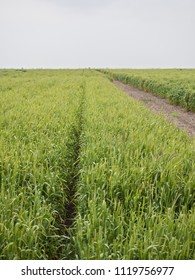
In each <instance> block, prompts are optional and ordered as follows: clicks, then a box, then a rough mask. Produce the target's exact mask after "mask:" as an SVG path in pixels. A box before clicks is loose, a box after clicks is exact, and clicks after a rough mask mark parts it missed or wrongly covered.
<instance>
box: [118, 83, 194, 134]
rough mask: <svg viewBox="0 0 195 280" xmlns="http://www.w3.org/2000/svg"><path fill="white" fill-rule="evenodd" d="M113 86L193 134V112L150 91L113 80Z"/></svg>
mask: <svg viewBox="0 0 195 280" xmlns="http://www.w3.org/2000/svg"><path fill="white" fill-rule="evenodd" d="M113 83H114V84H115V86H117V87H118V88H119V89H121V90H123V91H125V92H126V93H127V94H128V95H129V96H131V97H133V98H135V99H137V100H139V101H141V102H143V103H144V104H145V105H146V106H147V107H149V108H150V109H152V110H153V111H155V112H156V113H158V114H163V115H165V116H166V117H167V119H168V120H169V121H171V122H172V123H174V124H175V125H176V126H177V127H179V128H181V129H183V130H185V131H187V132H188V134H190V135H191V136H194V135H195V113H193V112H187V111H186V110H185V109H183V108H181V107H179V106H176V105H172V104H169V103H168V101H167V100H166V99H163V98H160V97H157V96H154V95H153V94H151V93H148V92H145V91H142V90H139V89H136V88H134V87H133V86H130V85H126V84H123V83H121V82H119V81H113Z"/></svg>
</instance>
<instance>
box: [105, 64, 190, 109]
mask: <svg viewBox="0 0 195 280" xmlns="http://www.w3.org/2000/svg"><path fill="white" fill-rule="evenodd" d="M103 72H104V73H107V74H109V75H110V76H111V77H112V78H113V79H116V80H119V81H121V82H124V83H126V84H130V85H133V86H135V87H137V88H139V89H142V90H144V91H148V92H151V93H154V94H156V95H159V96H161V97H163V98H167V99H168V100H170V102H171V103H174V104H176V105H181V106H183V107H184V108H186V109H187V110H189V111H195V79H194V77H195V70H194V69H189V70H188V69H183V70H179V69H178V70H106V71H103Z"/></svg>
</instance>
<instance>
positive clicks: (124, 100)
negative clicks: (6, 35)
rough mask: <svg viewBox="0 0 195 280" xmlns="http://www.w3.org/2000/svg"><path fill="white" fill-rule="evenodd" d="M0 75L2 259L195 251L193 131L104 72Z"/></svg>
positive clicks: (175, 255) (185, 255)
mask: <svg viewBox="0 0 195 280" xmlns="http://www.w3.org/2000/svg"><path fill="white" fill-rule="evenodd" d="M0 75H1V83H0V106H1V108H0V114H1V118H0V148H1V149H0V176H1V177H0V184H1V185H0V186H1V188H0V200H1V203H0V211H1V216H0V244H1V247H0V259H191V258H194V257H195V256H194V249H195V248H194V243H193V234H194V219H195V212H194V204H193V203H194V200H193V183H194V181H195V173H194V170H195V160H194V158H195V157H194V142H193V140H192V139H189V137H188V135H187V134H185V133H184V132H182V131H179V130H178V129H176V128H175V127H174V126H172V125H171V124H169V123H167V121H166V120H165V119H163V118H162V117H160V116H156V115H155V114H154V113H152V112H150V111H149V110H148V109H147V108H145V107H144V105H141V104H139V103H138V102H137V101H135V100H133V99H130V98H129V97H127V96H126V95H125V94H124V93H123V92H121V91H119V90H118V89H116V88H115V86H113V85H112V83H110V81H109V80H108V79H107V78H106V77H105V75H103V74H101V73H98V72H96V71H91V70H84V71H83V70H78V71H76V70H74V71H73V70H72V71H70V70H69V71H68V70H66V71H63V70H58V71H54V70H53V71H51V70H50V71H48V70H47V71H46V70H45V71H27V72H21V71H19V72H16V71H8V72H6V71H3V72H0Z"/></svg>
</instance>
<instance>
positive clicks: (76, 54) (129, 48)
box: [0, 0, 195, 68]
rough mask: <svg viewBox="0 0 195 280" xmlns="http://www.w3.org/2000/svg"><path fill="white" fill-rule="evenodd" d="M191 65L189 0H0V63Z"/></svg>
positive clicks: (194, 34) (193, 33)
mask: <svg viewBox="0 0 195 280" xmlns="http://www.w3.org/2000/svg"><path fill="white" fill-rule="evenodd" d="M21 67H24V68H85V67H92V68H93V67H95V68H98V67H101V68H105V67H112V68H118V67H119V68H121V67H124V68H156V67H157V68H159V67H160V68H168V67H185V68H188V67H192V68H195V0H0V68H21Z"/></svg>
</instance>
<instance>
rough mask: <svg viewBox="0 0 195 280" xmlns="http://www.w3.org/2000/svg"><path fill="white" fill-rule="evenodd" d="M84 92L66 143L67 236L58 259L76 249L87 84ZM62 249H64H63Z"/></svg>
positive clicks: (63, 229) (71, 256)
mask: <svg viewBox="0 0 195 280" xmlns="http://www.w3.org/2000/svg"><path fill="white" fill-rule="evenodd" d="M81 88H82V93H81V97H80V98H81V99H80V106H79V108H78V111H77V113H76V119H75V122H74V124H73V125H72V128H71V129H70V134H69V135H70V136H69V141H68V143H66V146H67V150H68V155H67V157H66V159H65V161H66V164H67V167H66V168H67V171H68V172H66V173H67V177H66V187H65V189H64V191H65V192H66V203H65V205H64V214H63V217H62V224H61V225H60V226H59V227H60V232H61V234H60V235H62V236H66V239H65V244H63V245H62V248H61V249H60V251H59V252H58V257H57V259H74V255H75V252H74V251H75V249H74V242H72V235H73V234H74V222H75V219H76V214H77V213H76V208H77V203H76V193H77V182H78V179H79V155H80V148H81V134H82V130H83V110H84V109H83V107H84V104H85V85H82V86H81ZM63 246H64V248H63ZM61 250H62V251H61Z"/></svg>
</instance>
